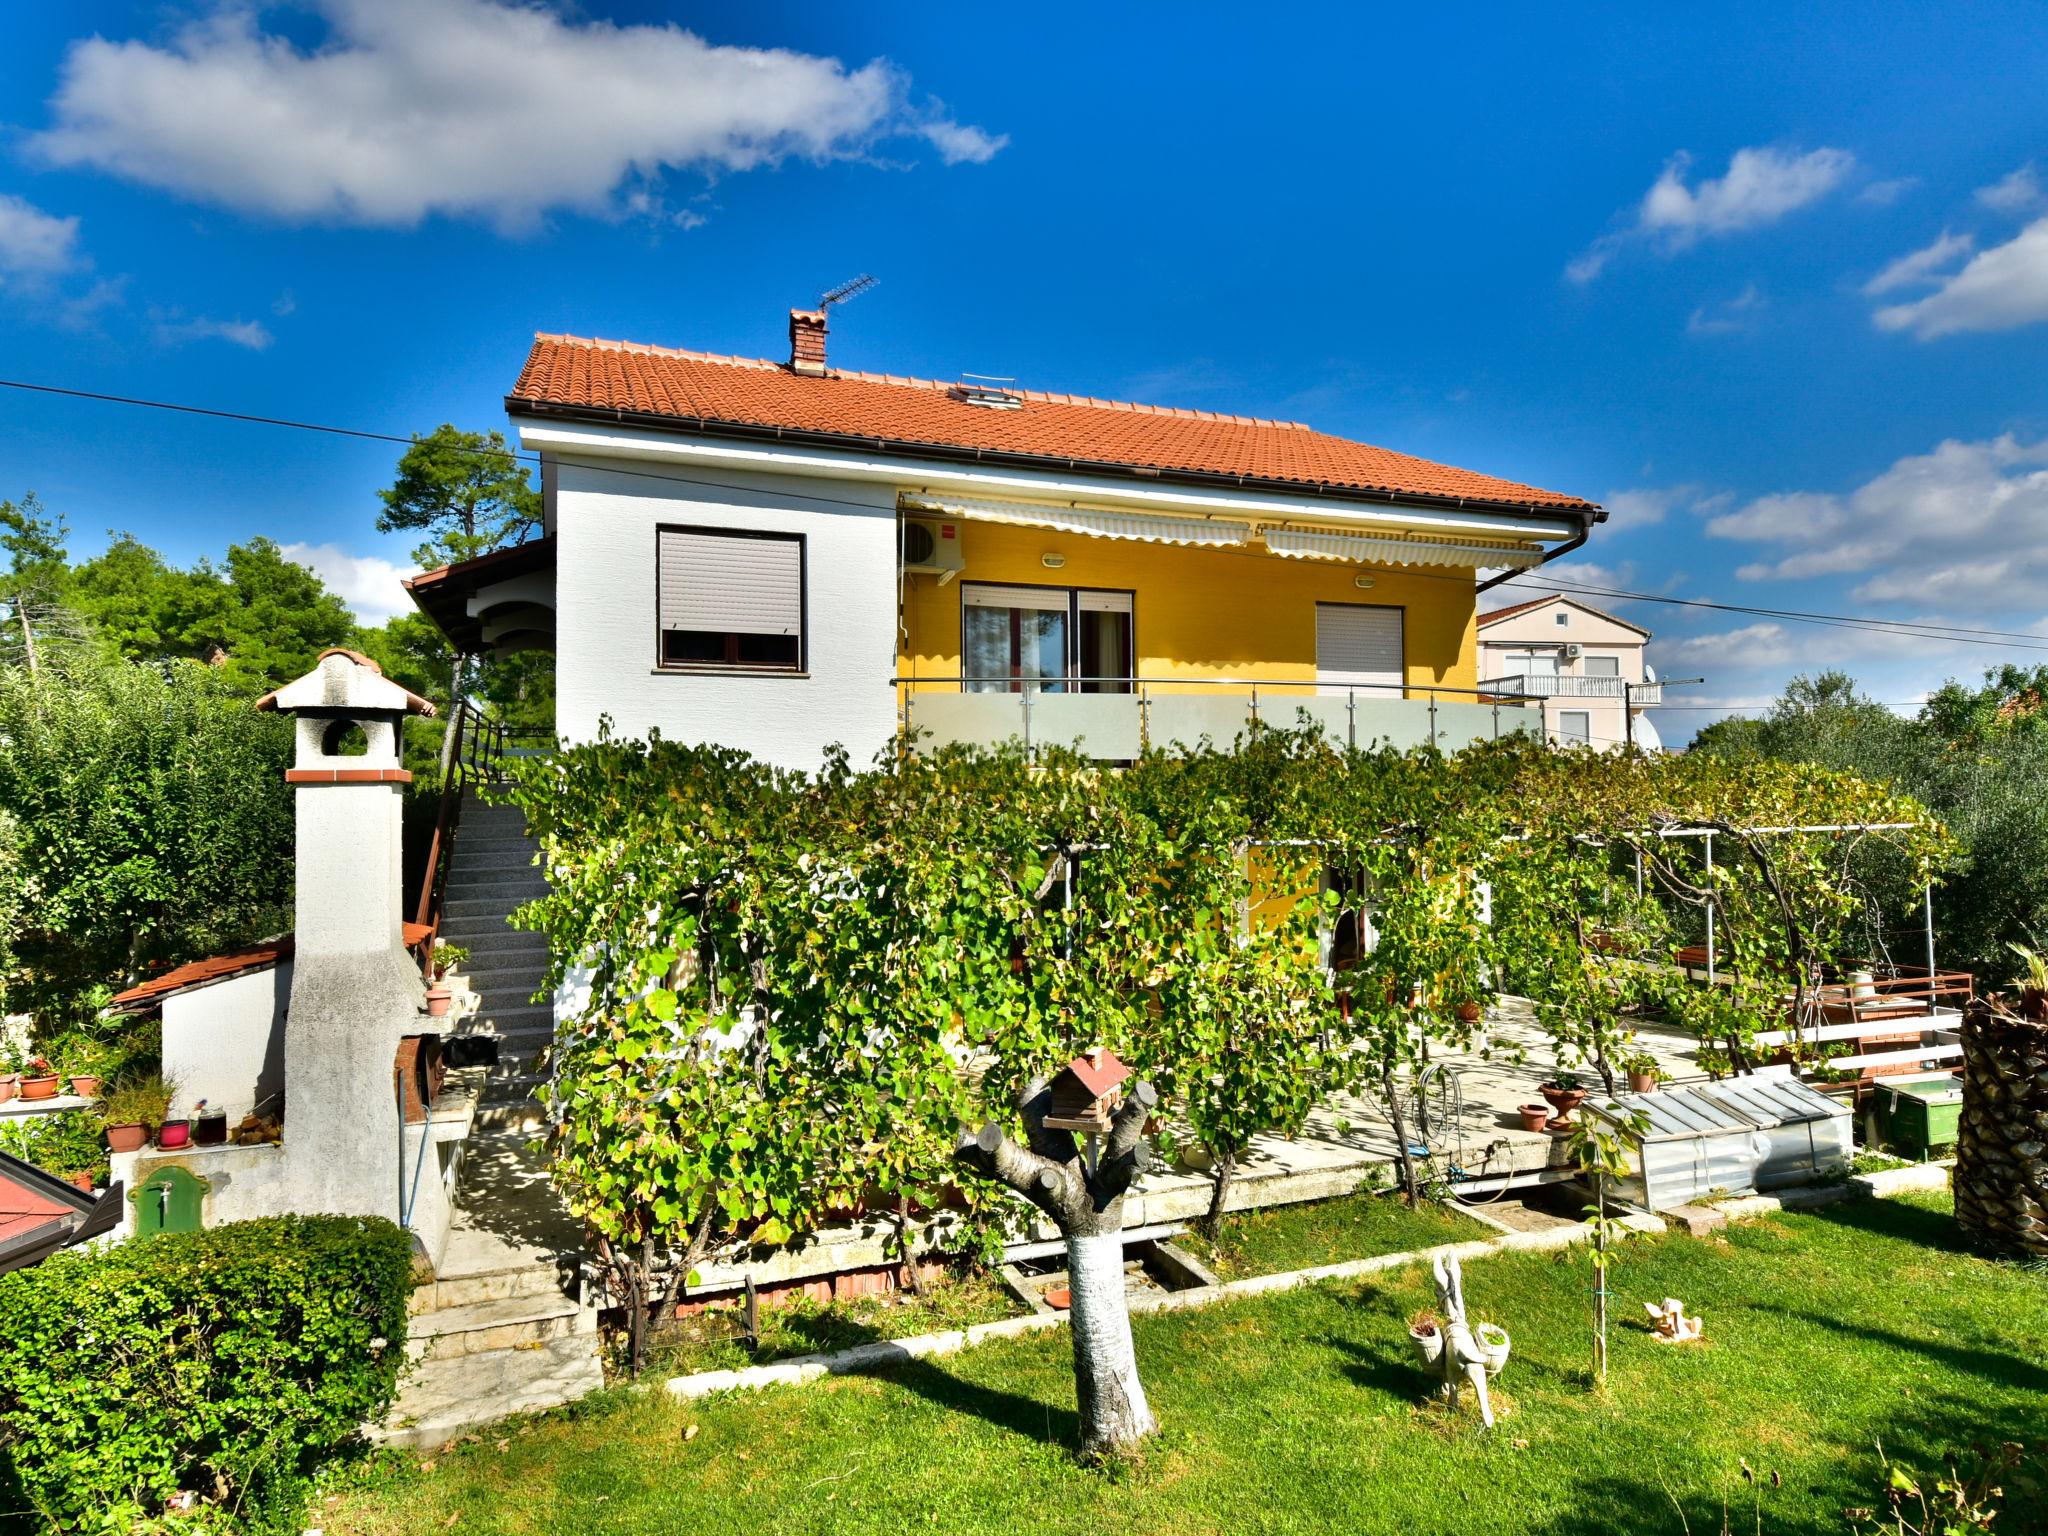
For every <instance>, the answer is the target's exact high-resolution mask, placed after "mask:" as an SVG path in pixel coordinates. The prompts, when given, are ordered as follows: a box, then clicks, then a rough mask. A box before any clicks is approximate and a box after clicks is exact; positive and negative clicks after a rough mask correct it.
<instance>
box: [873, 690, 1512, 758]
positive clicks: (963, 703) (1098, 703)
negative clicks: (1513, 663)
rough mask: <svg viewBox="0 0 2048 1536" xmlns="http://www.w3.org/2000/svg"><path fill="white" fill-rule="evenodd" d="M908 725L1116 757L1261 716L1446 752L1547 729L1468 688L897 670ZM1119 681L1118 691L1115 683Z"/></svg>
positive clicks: (1224, 740)
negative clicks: (1044, 680)
mask: <svg viewBox="0 0 2048 1536" xmlns="http://www.w3.org/2000/svg"><path fill="white" fill-rule="evenodd" d="M896 682H897V685H898V688H899V690H900V692H901V697H902V723H903V726H904V728H905V729H906V730H907V731H909V732H910V733H912V735H913V737H914V739H915V741H916V743H917V745H918V746H920V747H937V746H946V745H949V744H953V743H960V744H966V745H972V746H985V747H993V746H998V745H1001V744H1003V743H1005V742H1021V743H1022V744H1023V745H1024V747H1025V748H1026V749H1027V750H1030V749H1032V748H1036V747H1040V746H1061V747H1069V748H1072V749H1073V750H1075V751H1077V752H1080V753H1083V754H1085V755H1086V756H1089V757H1095V758H1101V759H1103V760H1105V761H1110V762H1121V761H1127V760H1129V759H1132V758H1135V757H1137V756H1139V755H1140V754H1141V753H1143V752H1144V751H1145V750H1146V749H1147V748H1160V749H1165V750H1171V749H1174V748H1176V747H1178V748H1194V747H1198V746H1200V745H1201V743H1203V742H1204V741H1207V742H1210V743H1213V744H1214V745H1216V746H1218V747H1227V746H1229V745H1230V743H1231V742H1232V741H1234V740H1236V738H1237V737H1238V736H1240V735H1242V734H1243V733H1244V732H1245V731H1246V730H1248V729H1250V727H1251V725H1252V723H1253V722H1254V721H1258V722H1262V723H1264V724H1266V725H1269V726H1284V727H1288V728H1293V727H1296V726H1299V725H1302V724H1304V723H1306V724H1309V725H1312V726H1314V727H1315V728H1317V729H1318V730H1320V731H1321V732H1322V734H1323V735H1324V736H1325V737H1326V738H1327V739H1328V740H1329V742H1330V744H1331V745H1332V746H1335V747H1339V748H1344V747H1361V748H1370V747H1375V746H1393V747H1402V748H1405V747H1419V746H1422V745H1423V744H1425V743H1427V742H1431V741H1434V742H1435V743H1436V744H1437V746H1438V747H1440V748H1441V749H1442V750H1444V751H1446V752H1455V751H1457V750H1459V749H1460V748H1461V747H1467V746H1471V745H1472V744H1473V743H1475V742H1481V741H1493V740H1497V739H1498V738H1500V737H1503V736H1512V735H1529V736H1536V737H1538V738H1540V737H1541V736H1542V734H1543V707H1542V702H1541V701H1540V700H1538V699H1533V698H1524V697H1519V696H1515V695H1511V694H1505V693H1500V692H1495V691H1491V690H1483V691H1482V690H1475V689H1469V688H1413V687H1410V688H1396V687H1394V686H1393V685H1391V684H1389V685H1382V686H1373V685H1367V684H1360V685H1357V686H1347V685H1342V684H1331V683H1318V682H1315V681H1312V680H1311V681H1291V680H1286V679H1279V680H1271V681H1268V680H1263V679H1262V680H1260V681H1258V682H1250V681H1247V680H1244V679H1237V678H1228V679H1215V680H1207V679H1194V678H1160V679H1147V678H1112V679H1090V678H1073V679H1062V680H1060V681H1059V682H1058V683H1056V684H1051V685H1044V684H1038V683H1032V684H1024V685H1020V684H1017V683H1014V682H1012V681H1011V680H1010V679H979V678H961V677H944V678H930V677H918V678H907V677H903V678H898V679H896ZM1111 689H1115V690H1119V691H1115V692H1112V691H1109V690H1111Z"/></svg>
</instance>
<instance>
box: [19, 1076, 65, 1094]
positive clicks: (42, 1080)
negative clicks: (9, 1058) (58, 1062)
mask: <svg viewBox="0 0 2048 1536" xmlns="http://www.w3.org/2000/svg"><path fill="white" fill-rule="evenodd" d="M63 1081H64V1079H63V1078H61V1077H59V1076H58V1075H57V1074H56V1073H54V1072H52V1073H50V1074H49V1075H48V1076H46V1077H24V1078H23V1079H22V1080H21V1096H22V1097H23V1098H24V1099H54V1098H55V1097H57V1085H58V1084H60V1083H62V1082H63Z"/></svg>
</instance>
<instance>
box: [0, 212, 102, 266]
mask: <svg viewBox="0 0 2048 1536" xmlns="http://www.w3.org/2000/svg"><path fill="white" fill-rule="evenodd" d="M82 260H83V258H82V257H81V256H80V255H79V252H78V219H77V216H76V215H72V216H70V217H68V218H59V217H57V216H56V215H55V214H50V213H45V212H43V210H42V209H40V208H38V207H36V205H35V204H34V203H31V202H27V201H25V200H24V199H22V198H19V197H15V196H13V195H12V194H11V193H5V192H0V282H9V281H12V282H22V281H26V282H29V283H37V282H41V281H43V280H45V279H48V278H52V277H55V276H57V275H58V274H59V273H62V272H68V271H70V270H71V269H72V268H73V267H76V266H77V265H79V263H80V262H81V261H82Z"/></svg>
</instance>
